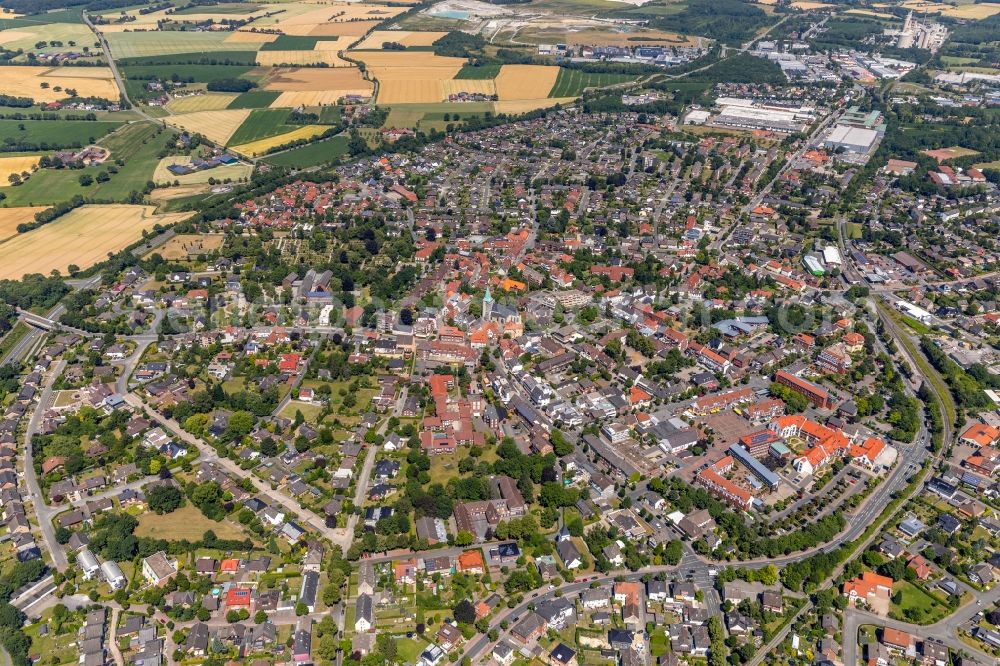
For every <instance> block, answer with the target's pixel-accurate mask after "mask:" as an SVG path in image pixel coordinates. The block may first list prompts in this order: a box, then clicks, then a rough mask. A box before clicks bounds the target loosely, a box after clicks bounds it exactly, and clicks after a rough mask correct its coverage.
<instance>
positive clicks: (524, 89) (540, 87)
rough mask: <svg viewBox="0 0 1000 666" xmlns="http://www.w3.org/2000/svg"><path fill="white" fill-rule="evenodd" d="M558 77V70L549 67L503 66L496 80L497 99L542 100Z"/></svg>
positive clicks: (504, 100) (502, 100)
mask: <svg viewBox="0 0 1000 666" xmlns="http://www.w3.org/2000/svg"><path fill="white" fill-rule="evenodd" d="M558 76H559V68H558V67H552V66H549V65H504V66H503V67H501V68H500V75H499V76H497V78H496V85H497V99H499V100H500V101H501V102H506V101H514V100H530V99H544V98H545V97H548V96H549V92H550V91H551V90H552V86H553V85H555V82H556V78H557V77H558Z"/></svg>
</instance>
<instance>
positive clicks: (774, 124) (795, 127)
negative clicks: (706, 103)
mask: <svg viewBox="0 0 1000 666" xmlns="http://www.w3.org/2000/svg"><path fill="white" fill-rule="evenodd" d="M716 105H717V106H718V107H719V109H720V111H719V113H718V114H717V115H716V116H715V118H714V119H713V120H712V122H711V124H712V125H715V126H717V127H733V128H737V129H750V130H755V129H759V130H770V131H772V132H784V133H788V134H791V133H794V132H801V131H803V130H805V128H806V127H808V126H809V124H810V123H811V122H812V121H813V120H815V118H816V114H815V109H814V108H812V107H808V106H790V105H789V106H786V105H782V104H775V103H768V102H758V101H756V100H752V99H739V98H734V97H720V98H719V99H718V100H716Z"/></svg>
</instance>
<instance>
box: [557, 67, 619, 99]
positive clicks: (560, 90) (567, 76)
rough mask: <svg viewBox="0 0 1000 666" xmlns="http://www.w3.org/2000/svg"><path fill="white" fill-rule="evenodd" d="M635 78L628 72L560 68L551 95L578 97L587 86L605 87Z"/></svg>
mask: <svg viewBox="0 0 1000 666" xmlns="http://www.w3.org/2000/svg"><path fill="white" fill-rule="evenodd" d="M633 80H635V77H634V76H630V75H628V74H593V73H590V72H583V71H581V70H578V69H566V68H563V69H560V70H559V76H558V77H556V83H555V85H554V86H552V90H551V91H550V92H549V97H577V96H578V95H580V94H581V93H583V91H584V89H586V88H603V87H605V86H611V85H615V84H616V83H625V82H626V81H633Z"/></svg>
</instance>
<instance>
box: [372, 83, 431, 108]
mask: <svg viewBox="0 0 1000 666" xmlns="http://www.w3.org/2000/svg"><path fill="white" fill-rule="evenodd" d="M443 99H444V92H443V91H442V81H441V80H438V79H388V80H381V79H380V80H379V84H378V103H379V104H431V103H434V102H440V101H441V100H443Z"/></svg>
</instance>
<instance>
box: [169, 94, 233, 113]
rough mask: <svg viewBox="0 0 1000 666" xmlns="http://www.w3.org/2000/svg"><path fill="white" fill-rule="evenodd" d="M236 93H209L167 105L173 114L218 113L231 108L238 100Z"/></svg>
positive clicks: (175, 100)
mask: <svg viewBox="0 0 1000 666" xmlns="http://www.w3.org/2000/svg"><path fill="white" fill-rule="evenodd" d="M236 97H237V95H236V93H209V94H207V95H189V96H188V97H176V98H174V99H172V100H170V101H169V102H168V103H167V109H168V110H169V111H170V112H171V113H194V112H195V111H218V110H220V109H226V108H229V105H230V104H232V103H233V100H234V99H236Z"/></svg>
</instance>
